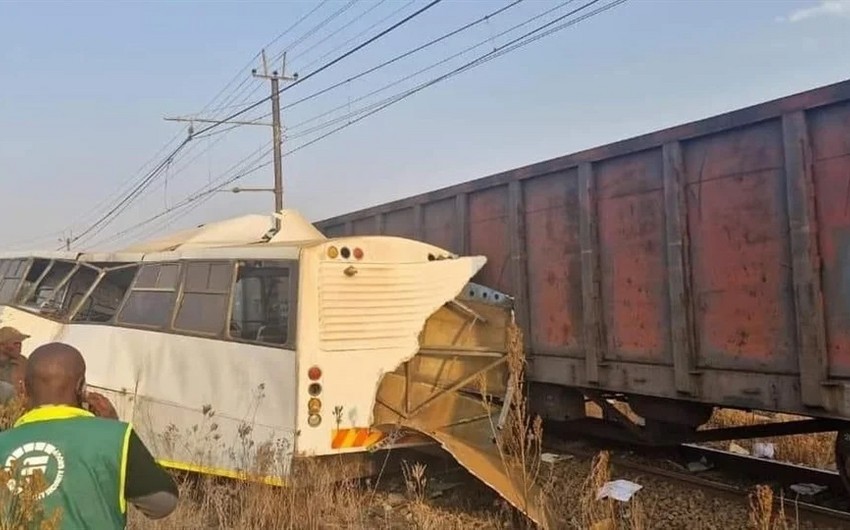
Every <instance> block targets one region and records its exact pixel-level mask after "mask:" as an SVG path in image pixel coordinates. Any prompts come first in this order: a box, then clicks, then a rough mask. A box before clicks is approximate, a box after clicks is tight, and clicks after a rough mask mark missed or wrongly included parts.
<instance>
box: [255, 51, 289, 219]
mask: <svg viewBox="0 0 850 530" xmlns="http://www.w3.org/2000/svg"><path fill="white" fill-rule="evenodd" d="M262 55H263V73H262V74H258V73H257V69H256V68H255V69H253V70H251V74H253V76H254V77H257V78H260V79H268V80H269V81H271V86H272V94H271V96H272V142H273V144H274V210H275V212H280V211H281V210H282V209H283V160H282V158H283V157H282V155H281V146H282V144H283V135H282V131H281V125H280V82H281V81H295V80H296V79H298V74H295V75H293V76H292V77H287V76H286V52H283V64H282V66H281V69H280V73H278V71H277V70H274V71H272V73H271V74H269V68H268V64H267V63H266V50H263V54H262ZM275 224H276V226H277V228H278V229H280V220H279V219H277V218H275Z"/></svg>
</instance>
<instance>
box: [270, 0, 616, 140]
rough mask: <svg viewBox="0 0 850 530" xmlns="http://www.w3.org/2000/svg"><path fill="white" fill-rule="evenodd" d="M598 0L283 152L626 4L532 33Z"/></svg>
mask: <svg viewBox="0 0 850 530" xmlns="http://www.w3.org/2000/svg"><path fill="white" fill-rule="evenodd" d="M599 1H600V0H591V1H590V2H588V3H587V4H585V5H583V6H581V7H579V8H577V9H575V10H573V11H570V12H569V13H567V14H566V15H563V16H561V17H558V18H557V19H555V20H553V21H551V22H549V23H547V24H545V25H543V26H541V27H539V28H537V29H535V30H532V31H530V32H528V33H526V34H525V35H522V36H521V37H518V38H516V39H514V40H512V41H510V42H508V43H506V44H504V45H502V46H499V47H497V48H495V49H494V50H493V51H490V52H487V53H486V54H484V55H482V56H480V57H478V58H476V59H474V60H472V61H470V62H468V63H466V64H464V65H463V66H460V67H458V68H456V69H454V70H452V71H451V72H449V73H447V74H443V75H441V76H439V77H437V78H435V79H432V80H431V81H428V82H425V83H422V84H421V85H419V86H417V87H415V88H412V89H410V90H408V91H406V92H404V93H402V94H399V95H397V96H394V97H392V98H389V101H387V102H386V103H384V104H383V105H381V106H379V107H378V108H375V109H373V110H370V111H369V112H367V113H365V114H363V115H361V116H359V117H358V118H356V119H354V120H352V121H349V122H347V123H345V124H343V125H340V126H339V127H337V128H335V129H333V130H331V131H329V132H327V133H325V134H323V135H321V136H319V137H317V138H314V139H313V140H310V141H309V142H306V143H304V144H302V145H299V146H298V147H296V148H294V149H291V150H289V151H287V152H286V153H284V155H285V156H287V155H291V154H293V153H295V152H297V151H300V150H302V149H304V148H306V147H308V146H310V145H313V144H315V143H316V142H319V141H321V140H323V139H325V138H327V137H329V136H331V135H333V134H336V133H337V132H339V131H341V130H343V129H345V128H347V127H350V126H351V125H354V124H355V123H357V122H359V121H362V120H364V119H366V118H368V117H369V116H372V115H374V114H376V113H378V112H380V111H382V110H384V109H386V108H388V107H390V106H392V105H394V104H396V103H398V102H399V101H402V100H404V99H407V98H408V97H410V96H412V95H413V94H416V93H417V92H420V91H422V90H424V89H426V88H428V87H430V86H433V85H435V84H437V83H440V82H442V81H445V80H446V79H449V78H451V77H454V76H456V75H458V74H461V73H463V72H465V71H467V70H470V69H472V68H475V67H477V66H480V65H482V64H485V63H487V62H489V61H491V60H493V59H496V58H497V57H501V56H502V55H505V54H506V53H510V52H511V51H514V50H516V49H519V48H522V47H524V46H526V45H528V44H531V43H532V42H535V41H537V40H539V39H541V38H543V37H545V36H548V35H551V34H552V33H555V32H557V31H560V30H562V29H565V28H567V27H570V26H573V25H575V24H577V23H579V22H581V21H583V20H586V19H587V18H590V17H592V16H595V15H598V14H600V13H602V12H604V11H607V10H609V9H612V8H614V7H616V6H618V5H620V4H623V3H625V2H626V1H627V0H614V1H613V2H611V3H610V4H607V5H605V6H602V7H600V8H598V9H596V10H594V11H592V12H590V13H586V14H584V15H582V16H581V17H578V18H576V19H574V20H570V21H568V22H565V23H564V24H561V25H560V26H556V27H555V28H552V29H550V30H549V31H547V32H545V33H543V34H540V35H534V34H535V33H538V32H540V31H542V30H544V29H545V28H547V27H549V26H551V25H553V24H556V23H558V22H560V21H562V20H564V18H566V17H569V16H571V15H574V14H576V13H578V12H580V11H582V10H584V9H586V8H587V7H590V6H592V5H594V4H596V3H598V2H599ZM532 36H533V37H532Z"/></svg>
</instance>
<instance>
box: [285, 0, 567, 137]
mask: <svg viewBox="0 0 850 530" xmlns="http://www.w3.org/2000/svg"><path fill="white" fill-rule="evenodd" d="M575 1H576V0H566V1H565V2H562V3H561V4H558V5H557V6H555V7H553V8H551V9H547V10H546V11H544V12H542V13H539V14H537V15H535V16H533V17H530V18H528V19H526V20H525V21H523V22H520V23H519V24H516V25H514V26H511V27H510V28H508V29H506V30H503V31H502V32H500V33H498V34H496V35H493V36H492V37H487V38H486V39H483V40H481V41H479V42H478V43H477V44H473V45H471V46H468V47H466V48H464V49H463V50H461V51H459V52H457V53H455V54H453V55H450V56H448V57H446V58H444V59H441V60H439V61H437V62H435V63H432V64H430V65H428V66H426V67H424V68H421V69H420V70H417V71H416V72H413V73H411V74H408V75H406V76H404V77H401V78H400V79H397V80H395V81H392V82H390V83H387V84H385V85H383V86H381V87H380V88H377V89H375V90H373V91H371V92H369V93H367V94H364V95H363V96H360V97H358V98H355V99H353V100H351V101H348V102H346V103H344V104H342V105H338V106H336V107H334V108H332V109H330V110H327V111H325V112H322V113H321V114H318V115H315V116H313V117H311V118H308V119H305V120H303V121H300V122H298V123H296V124H294V125H292V126H291V127H289V131H290V136H289V138H290V139H295V138H297V137H301V136H305V135H308V134H310V133H312V132H315V131H317V130H322V129H325V128H327V127H328V126H330V125H333V124H334V123H338V122H340V121H345V120H347V119H350V118H351V117H353V116H356V115H357V114H360V113H362V112H364V111H367V110H369V109H370V108H373V107H376V106H380V105H381V104H383V103H384V102H386V101H387V100H389V99H392V98H393V97H395V96H390V97H389V98H387V99H385V100H381V101H378V102H376V103H373V104H371V105H368V106H366V107H363V108H361V109H358V110H357V111H354V112H349V113H348V114H345V115H343V116H339V117H337V118H334V119H332V120H329V121H327V122H323V123H322V124H320V125H317V126H315V127H311V128H310V129H307V130H305V131H299V129H300V128H301V127H303V126H304V125H306V124H308V123H312V122H314V121H317V120H319V119H321V118H323V117H325V116H328V115H330V114H333V113H335V112H336V111H338V110H341V109H344V108H348V107H350V106H351V104H352V103H358V102H360V101H363V100H365V99H368V98H369V97H371V96H374V95H375V94H379V93H381V92H383V91H385V90H387V89H390V88H392V87H394V86H396V85H399V84H401V83H403V82H405V81H408V80H410V79H413V78H414V77H417V76H419V75H421V74H423V73H425V72H428V71H430V70H433V69H434V68H437V67H438V66H441V65H443V64H446V63H448V62H450V61H452V60H454V59H457V58H458V57H461V56H463V55H466V54H467V53H469V52H471V51H473V50H475V49H476V48H480V47H481V46H484V45H486V44H490V43H491V42H492V41H493V40H494V39H497V38H499V37H503V36H505V35H507V34H508V33H512V32H514V31H516V30H517V29H519V28H521V27H523V26H527V25H528V24H531V23H532V22H534V21H536V20H538V19H540V18H542V17H545V16H547V15H549V14H551V13H553V12H555V11H558V10H560V9H563V8H564V7H566V6H568V5H569V4H572V3H574V2H575ZM489 16H493V15H492V14H491V15H489ZM479 20H481V19H479ZM293 105H294V103H293ZM295 131H299V132H295Z"/></svg>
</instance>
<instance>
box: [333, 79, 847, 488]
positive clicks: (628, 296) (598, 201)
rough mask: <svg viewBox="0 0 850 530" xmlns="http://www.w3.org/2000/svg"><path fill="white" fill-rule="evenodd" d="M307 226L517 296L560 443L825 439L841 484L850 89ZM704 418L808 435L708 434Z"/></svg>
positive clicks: (802, 96)
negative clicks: (459, 263)
mask: <svg viewBox="0 0 850 530" xmlns="http://www.w3.org/2000/svg"><path fill="white" fill-rule="evenodd" d="M695 103H698V102H695ZM316 226H317V227H318V228H320V229H321V230H322V231H323V232H324V233H326V234H327V235H329V236H332V237H341V236H353V235H358V236H360V235H368V234H381V235H395V236H402V237H408V238H412V239H416V240H422V241H425V242H428V243H430V244H433V245H436V246H438V247H441V248H446V249H449V250H451V251H453V252H456V253H457V254H459V255H483V256H486V257H487V258H488V262H487V265H486V266H485V267H484V268H483V269H482V270H481V271H480V272H479V273H478V275H477V276H476V277H475V278H474V279H473V280H474V281H476V282H479V283H482V284H485V285H488V286H490V287H493V288H495V289H498V290H499V291H502V292H505V293H508V294H510V295H512V296H513V298H514V304H515V308H516V315H517V320H518V322H519V323H520V325H521V326H522V328H523V329H525V330H526V334H525V337H526V347H527V351H528V352H529V356H530V361H529V362H530V365H529V370H528V378H529V392H530V397H531V402H532V404H533V406H534V407H535V410H536V411H537V412H538V413H539V414H540V415H541V416H542V417H544V418H545V419H546V420H547V421H549V422H550V423H552V424H555V425H561V426H567V427H569V428H573V429H574V430H579V431H581V432H586V433H589V434H595V435H601V436H616V437H619V438H624V439H627V440H630V441H633V442H638V443H645V444H652V445H667V444H678V443H682V442H689V441H690V442H695V441H705V440H723V439H740V438H749V437H761V436H778V435H787V434H797V433H809V432H828V431H835V432H836V433H837V436H836V446H835V451H836V463H837V468H838V470H839V473H840V474H841V476H842V478H843V479H844V481H845V485H849V484H850V482H848V474H850V80H848V81H844V82H840V83H837V84H833V85H830V86H824V87H821V88H817V89H813V90H810V91H807V92H803V93H799V94H796V95H792V96H789V97H785V98H782V99H778V100H774V101H769V102H765V103H761V104H757V105H755V106H751V107H748V108H744V109H741V110H737V111H734V112H730V113H726V114H722V115H718V116H714V117H710V118H708V119H704V120H701V121H697V122H694V123H688V124H685V125H681V126H677V127H673V128H669V129H665V130H660V131H657V132H653V133H650V134H646V135H643V136H640V137H636V138H632V139H628V140H625V141H620V142H616V143H613V144H610V145H605V146H602V147H597V148H594V149H590V150H586V151H582V152H578V153H574V154H570V155H566V156H561V157H558V158H554V159H551V160H547V161H544V162H540V163H536V164H532V165H529V166H525V167H521V168H517V169H513V170H510V171H505V172H502V173H498V174H495V175H491V176H488V177H485V178H480V179H478V180H473V181H470V182H466V183H463V184H459V185H455V186H452V187H448V188H444V189H440V190H437V191H433V192H430V193H425V194H422V195H417V196H414V197H409V198H405V199H402V200H397V201H394V202H390V203H387V204H383V205H379V206H375V207H372V208H368V209H364V210H360V211H356V212H353V213H349V214H345V215H341V216H337V217H334V218H331V219H326V220H324V221H321V222H319V223H317V225H316ZM588 400H589V401H593V402H596V403H598V404H599V405H600V406H601V407H602V409H603V411H604V418H603V420H602V421H594V420H592V419H590V418H587V417H586V415H585V403H586V402H587V401H588ZM612 400H621V401H625V402H627V403H628V405H629V406H630V407H631V409H632V410H633V411H634V412H635V413H636V414H637V415H639V416H640V417H641V418H642V421H637V422H636V421H633V420H632V419H630V417H629V416H626V415H624V414H623V413H622V412H620V410H619V409H618V408H616V407H614V406H612V404H611V401H612ZM715 407H725V408H739V409H746V410H754V409H757V410H763V411H776V412H782V413H789V414H793V415H800V416H804V417H805V418H803V419H800V420H799V421H796V420H795V421H787V422H777V423H772V424H767V425H761V426H754V427H739V428H734V429H700V426H702V425H704V424H705V423H706V421H707V420H708V419H709V418H710V416H711V414H712V411H713V410H714V409H715Z"/></svg>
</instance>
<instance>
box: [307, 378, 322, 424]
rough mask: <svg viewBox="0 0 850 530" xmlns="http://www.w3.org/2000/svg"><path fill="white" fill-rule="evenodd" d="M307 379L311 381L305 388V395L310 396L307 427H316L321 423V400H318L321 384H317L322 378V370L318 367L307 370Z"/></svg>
mask: <svg viewBox="0 0 850 530" xmlns="http://www.w3.org/2000/svg"><path fill="white" fill-rule="evenodd" d="M307 377H308V378H309V379H310V381H311V383H310V385H309V386H308V387H307V393H308V394H310V396H312V397H311V398H310V399H309V400H308V401H307V414H308V416H307V425H309V426H310V427H318V426H319V425H320V424H321V423H322V416H321V415H320V414H319V412H321V410H322V400H320V399H319V395H320V394H321V393H322V384H321V383H320V382H319V379H321V377H322V369H321V368H319V367H318V366H311V367H310V369H309V370H307Z"/></svg>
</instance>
